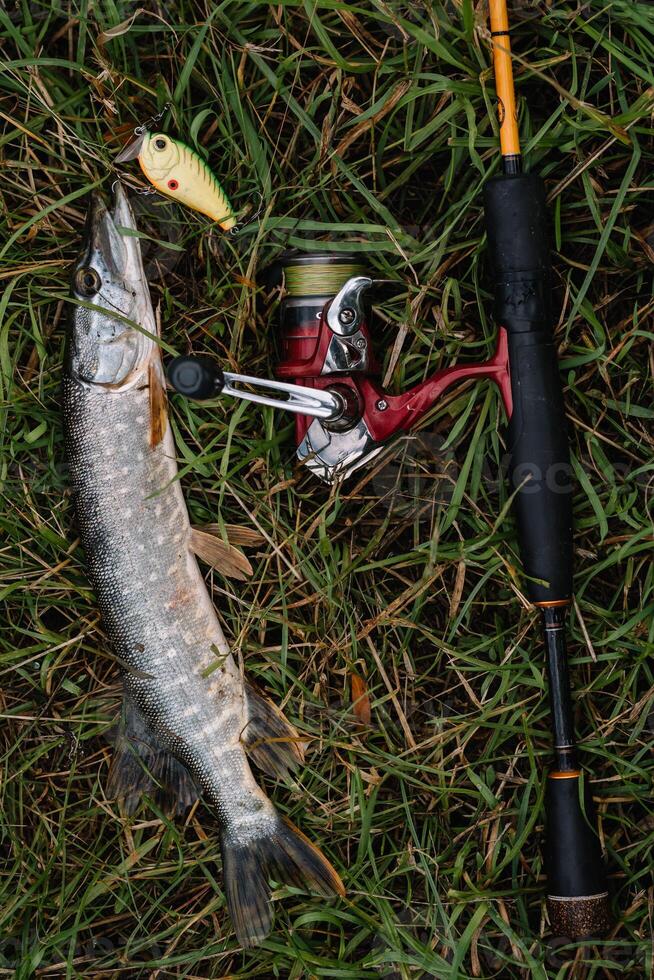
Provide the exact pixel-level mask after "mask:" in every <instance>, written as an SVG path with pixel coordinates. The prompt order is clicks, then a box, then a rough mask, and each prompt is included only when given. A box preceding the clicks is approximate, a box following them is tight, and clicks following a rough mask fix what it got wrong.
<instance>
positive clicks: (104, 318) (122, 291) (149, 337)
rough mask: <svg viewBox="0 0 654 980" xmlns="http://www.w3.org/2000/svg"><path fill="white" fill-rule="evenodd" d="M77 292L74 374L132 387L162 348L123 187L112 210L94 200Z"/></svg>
mask: <svg viewBox="0 0 654 980" xmlns="http://www.w3.org/2000/svg"><path fill="white" fill-rule="evenodd" d="M72 291H73V297H74V299H75V300H76V301H77V302H76V303H75V308H74V311H73V315H72V322H71V329H70V334H69V347H68V369H69V373H70V374H71V375H72V376H73V377H75V378H76V379H77V380H79V381H82V382H85V383H87V384H94V385H98V386H103V387H105V388H110V389H117V388H123V387H130V386H131V385H132V384H133V383H134V382H135V380H136V379H137V378H138V377H139V376H140V375H141V374H142V372H143V371H144V370H145V369H146V367H147V365H148V363H149V361H150V358H151V357H152V353H153V350H154V349H155V348H156V346H157V345H156V339H154V337H153V335H154V334H156V326H155V321H154V314H153V312H152V304H151V301H150V293H149V290H148V284H147V282H146V279H145V274H144V272H143V261H142V258H141V245H140V242H139V239H138V237H137V235H136V223H135V221H134V215H133V213H132V209H131V207H130V205H129V202H128V200H127V196H126V194H125V191H124V190H123V188H122V187H121V185H120V184H117V185H116V195H115V203H114V209H113V211H109V209H108V208H107V205H106V204H105V201H104V199H103V198H102V197H101V195H99V194H97V193H95V194H93V195H92V198H91V201H90V205H89V210H88V215H87V223H86V235H85V239H84V247H83V249H82V253H81V255H80V258H79V260H78V262H77V264H76V266H75V269H74V272H73V280H72Z"/></svg>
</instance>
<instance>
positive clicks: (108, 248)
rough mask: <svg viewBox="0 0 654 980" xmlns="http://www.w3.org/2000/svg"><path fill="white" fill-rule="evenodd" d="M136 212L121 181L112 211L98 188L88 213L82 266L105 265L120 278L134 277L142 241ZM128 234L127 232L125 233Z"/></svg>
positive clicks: (115, 190) (118, 183)
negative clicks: (137, 227) (139, 236)
mask: <svg viewBox="0 0 654 980" xmlns="http://www.w3.org/2000/svg"><path fill="white" fill-rule="evenodd" d="M130 232H136V221H135V220H134V213H133V211H132V208H131V206H130V203H129V201H128V199H127V195H126V193H125V191H124V190H123V187H122V185H121V183H120V182H119V181H117V182H116V184H115V189H114V207H113V210H112V211H110V210H109V208H108V206H107V203H106V201H105V199H104V197H103V196H102V194H100V193H99V192H98V191H94V192H93V193H92V194H91V196H90V200H89V206H88V210H87V214H86V231H85V235H84V249H83V252H82V258H81V262H80V265H89V264H95V263H96V262H97V263H98V264H101V265H103V266H104V267H105V268H107V269H108V270H110V271H111V273H112V274H113V275H114V276H116V277H117V278H120V279H123V280H125V279H133V278H134V275H135V274H138V271H139V266H140V256H139V255H137V252H138V250H139V240H138V238H137V237H136V236H135V235H130ZM126 233H127V234H126Z"/></svg>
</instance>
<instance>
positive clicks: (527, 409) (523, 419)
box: [484, 0, 609, 938]
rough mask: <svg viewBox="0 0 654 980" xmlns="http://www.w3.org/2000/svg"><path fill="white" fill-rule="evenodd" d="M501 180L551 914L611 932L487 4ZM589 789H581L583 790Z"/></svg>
mask: <svg viewBox="0 0 654 980" xmlns="http://www.w3.org/2000/svg"><path fill="white" fill-rule="evenodd" d="M490 24H491V37H492V42H493V61H494V68H495V83H496V90H497V100H498V119H499V126H500V150H501V155H502V173H501V174H500V175H498V176H496V177H494V178H492V179H491V180H489V181H487V183H486V185H485V187H484V205H485V213H486V229H487V235H488V247H489V254H490V261H491V266H492V268H493V272H494V294H495V320H496V322H497V323H498V324H499V325H501V328H503V329H505V330H506V332H507V335H508V348H509V365H510V376H511V393H512V402H513V406H512V411H511V413H510V418H509V425H508V446H509V451H510V454H511V463H510V471H509V480H510V484H511V488H512V490H513V491H514V494H515V496H514V510H515V515H516V522H517V527H518V539H519V545H520V553H521V557H522V562H523V565H524V569H525V573H526V576H527V593H528V596H529V598H530V600H531V602H532V603H533V604H534V606H536V607H537V608H538V609H539V610H540V614H541V625H542V634H543V640H544V645H545V658H546V663H547V671H548V676H549V693H550V704H551V727H552V735H553V755H554V760H553V761H554V765H553V767H552V769H551V770H550V772H549V775H548V779H547V790H546V816H547V838H546V873H547V882H548V895H547V906H548V912H549V918H550V922H551V925H552V927H553V929H554V931H555V932H556V933H557V934H560V935H564V936H569V937H571V938H579V937H582V936H589V935H596V934H598V933H600V932H602V931H604V930H605V929H606V928H607V927H608V925H609V902H608V889H607V883H606V874H605V869H604V865H603V862H602V855H601V849H600V844H599V839H598V837H597V834H596V832H595V828H594V826H593V825H594V823H595V819H594V816H593V812H592V805H591V802H590V798H589V796H588V794H585V793H584V792H583V791H582V785H581V783H580V780H581V776H582V773H581V769H580V767H579V762H578V757H577V747H576V743H575V735H574V725H573V718H572V703H571V691H570V681H569V676H568V659H567V652H566V634H565V621H566V614H567V610H568V608H569V606H570V603H571V601H572V565H573V541H572V485H571V482H570V472H571V470H570V455H569V447H568V439H567V434H566V428H567V426H566V417H565V407H564V404H563V391H562V385H561V378H560V374H559V368H558V362H557V355H556V349H555V346H554V339H553V326H552V324H553V317H552V304H551V270H550V256H549V248H548V243H547V236H546V227H547V215H546V204H545V192H544V185H543V181H542V180H541V178H540V177H539V176H538V175H536V174H533V173H525V172H523V170H522V155H521V152H520V140H519V134H518V122H517V113H516V104H515V89H514V82H513V69H512V63H511V43H510V36H509V21H508V13H507V7H506V0H490ZM584 789H585V787H584Z"/></svg>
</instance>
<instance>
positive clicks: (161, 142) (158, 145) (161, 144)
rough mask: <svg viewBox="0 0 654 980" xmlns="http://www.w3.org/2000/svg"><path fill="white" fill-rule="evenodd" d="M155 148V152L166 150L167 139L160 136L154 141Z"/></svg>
mask: <svg viewBox="0 0 654 980" xmlns="http://www.w3.org/2000/svg"><path fill="white" fill-rule="evenodd" d="M154 148H155V150H165V149H166V140H165V139H162V137H161V136H158V137H157V139H156V140H155V141H154Z"/></svg>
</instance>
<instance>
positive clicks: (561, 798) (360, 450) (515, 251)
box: [168, 0, 609, 939]
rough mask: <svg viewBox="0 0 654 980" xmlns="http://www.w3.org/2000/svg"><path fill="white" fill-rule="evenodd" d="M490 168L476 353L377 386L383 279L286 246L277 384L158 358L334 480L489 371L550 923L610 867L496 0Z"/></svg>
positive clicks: (602, 901)
mask: <svg viewBox="0 0 654 980" xmlns="http://www.w3.org/2000/svg"><path fill="white" fill-rule="evenodd" d="M490 23H491V36H492V43H493V61H494V69H495V80H496V89H497V99H498V119H499V129H500V150H501V160H502V168H501V173H500V174H498V175H497V176H495V177H493V178H491V179H490V180H488V181H487V183H486V185H485V187H484V210H485V218H486V229H487V239H488V253H489V259H490V265H491V267H492V269H493V287H494V300H495V302H494V317H495V320H496V323H497V327H498V329H497V341H496V349H495V353H494V354H493V356H492V357H491V358H490V359H489V360H487V361H485V362H482V363H477V364H461V365H457V366H455V367H449V368H444V369H441V370H438V371H436V372H435V373H434V374H433V375H432V376H431V377H430V378H428V379H427V380H426V381H424V382H422V383H421V384H418V385H416V386H415V387H413V388H411V389H409V390H408V391H405V392H403V393H402V394H399V395H394V394H391V393H389V392H387V391H385V390H384V389H383V387H382V386H381V383H380V381H379V377H378V376H379V365H378V363H377V361H376V359H375V356H374V353H373V345H372V337H373V328H372V319H371V315H370V305H371V301H372V300H373V299H375V298H379V296H380V295H381V293H382V291H383V289H385V288H386V287H387V286H388V283H387V282H386V281H380V280H375V279H373V278H372V277H371V276H370V275H369V274H368V272H367V270H366V269H365V267H364V266H363V264H362V262H361V259H360V256H359V255H357V256H354V255H343V254H342V253H334V254H330V253H324V252H323V253H316V254H307V253H305V254H290V255H286V256H284V257H283V258H282V261H281V265H282V278H283V281H284V286H285V298H284V300H283V301H282V304H281V308H280V317H279V331H278V346H279V348H280V360H279V362H278V364H277V366H276V372H275V373H276V375H277V380H275V381H273V380H268V379H264V378H253V377H250V376H248V375H236V374H230V373H229V372H223V371H221V370H220V368H219V366H218V365H217V364H216V362H215V361H213V360H212V359H211V358H202V357H194V356H189V357H183V358H177V359H175V360H174V361H173V362H172V363H171V364H170V366H169V371H168V376H169V380H170V382H171V384H172V386H173V387H174V388H176V389H177V390H178V391H179V392H180V393H182V394H184V395H187V396H188V397H191V398H208V397H212V396H213V395H217V394H219V393H221V392H222V393H223V394H226V395H227V394H228V395H231V396H233V397H238V398H242V399H246V400H249V401H254V402H258V403H260V404H264V405H272V406H274V407H279V408H285V409H288V410H290V411H292V412H294V413H295V438H296V453H297V457H298V459H299V460H300V461H301V462H302V463H303V464H304V465H306V466H307V467H308V468H309V469H310V470H311V471H312V472H313V473H314V474H315V475H316V476H318V477H320V478H321V479H322V480H324V481H326V482H328V483H333V482H335V481H337V480H342V479H345V478H346V477H347V476H349V475H350V474H351V473H353V472H354V471H355V470H357V469H358V468H359V467H361V466H363V465H364V464H366V463H368V462H369V461H370V460H371V459H373V458H374V457H375V456H377V455H378V454H379V453H380V452H381V450H382V448H383V446H384V445H385V444H386V443H388V441H389V440H390V439H392V438H393V436H395V435H396V434H397V433H399V432H406V431H409V430H410V429H412V428H414V427H415V426H416V425H417V423H418V422H419V420H420V419H421V418H423V417H424V415H425V414H426V413H427V412H429V411H430V410H431V409H432V408H433V407H434V405H435V404H436V403H437V401H438V399H439V398H440V397H441V396H442V394H443V393H444V392H445V391H446V389H447V388H449V387H450V386H451V385H453V384H458V383H460V382H462V381H466V380H469V379H478V378H488V379H490V380H492V381H493V382H494V383H495V384H496V385H497V386H498V388H499V391H500V394H501V397H502V401H503V403H504V408H505V411H506V415H507V418H508V432H507V436H508V447H509V453H510V465H509V471H508V477H509V483H510V487H511V490H512V492H513V506H514V513H515V517H516V524H517V529H518V542H519V546H520V553H521V557H522V562H523V566H524V571H525V577H526V591H527V595H528V597H529V599H530V601H531V602H532V603H533V605H534V606H535V607H537V608H538V610H539V611H540V619H541V626H542V636H543V641H544V647H545V660H546V665H547V671H548V677H549V695H550V707H551V727H552V735H553V756H554V758H553V763H554V764H553V766H552V769H551V771H550V772H549V775H548V777H547V789H546V797H545V802H546V818H547V834H546V847H545V869H546V875H547V884H548V889H547V890H548V895H547V907H548V913H549V918H550V923H551V925H552V929H553V931H554V932H555V933H556V934H557V935H563V936H567V937H570V938H573V939H574V938H581V937H584V936H589V935H597V934H598V933H600V932H602V931H604V930H605V929H606V928H607V927H608V925H609V902H608V890H607V884H606V875H605V870H604V865H603V861H602V855H601V849H600V844H599V839H598V837H597V834H596V832H595V829H594V826H593V824H594V821H595V818H594V816H593V808H592V801H591V800H590V797H589V795H588V793H587V789H586V785H585V782H584V781H583V779H582V772H581V769H580V767H579V762H578V757H577V747H576V744H575V736H574V726H573V718H572V701H571V691H570V681H569V676H568V675H569V672H568V659H567V651H566V632H565V631H566V615H567V610H568V607H569V606H570V603H571V601H572V555H573V541H572V486H571V483H570V472H571V471H570V457H569V448H568V440H567V435H566V417H565V407H564V403H563V392H562V385H561V379H560V376H559V368H558V362H557V356H556V350H555V347H554V339H553V326H552V324H553V317H552V301H551V270H550V256H549V248H548V244H547V236H546V226H547V209H546V204H545V193H544V186H543V182H542V180H541V178H540V177H539V176H538V175H536V174H532V173H526V172H524V171H523V168H522V155H521V151H520V140H519V133H518V121H517V112H516V102H515V90H514V82H513V71H512V62H511V48H510V38H509V24H508V14H507V9H506V2H505V0H491V2H490Z"/></svg>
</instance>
